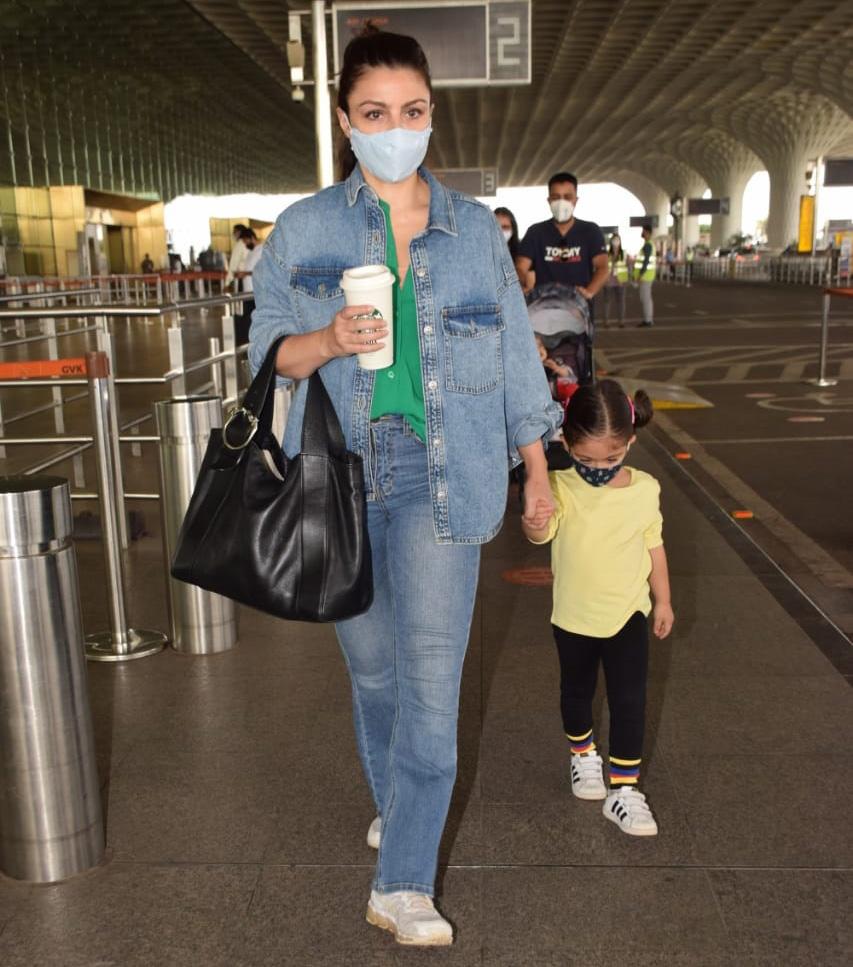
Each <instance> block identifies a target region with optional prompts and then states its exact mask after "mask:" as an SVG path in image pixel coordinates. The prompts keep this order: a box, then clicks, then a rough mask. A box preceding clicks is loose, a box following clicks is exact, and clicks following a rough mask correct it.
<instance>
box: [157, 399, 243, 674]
mask: <svg viewBox="0 0 853 967" xmlns="http://www.w3.org/2000/svg"><path fill="white" fill-rule="evenodd" d="M154 416H155V419H156V420H157V433H158V434H159V436H160V515H161V521H162V526H163V549H164V552H165V555H166V582H167V586H168V600H169V621H170V623H171V632H172V647H173V648H174V649H175V651H180V652H184V653H186V654H191V655H211V654H215V653H216V652H220V651H227V650H228V649H230V648H233V647H234V645H235V644H236V643H237V633H238V631H237V605H236V604H235V603H234V602H233V601H232V600H231V599H230V598H225V597H223V596H222V595H220V594H214V593H213V592H211V591H205V590H203V589H202V588H196V587H193V585H191V584H186V583H185V582H183V581H176V580H175V579H174V578H172V577H170V576H169V568H170V566H171V562H172V557H173V556H174V553H175V547H176V544H177V538H178V532H179V531H180V529H181V524H182V522H183V519H184V515H185V514H186V510H187V507H188V506H189V502H190V497H191V496H192V492H193V488H194V487H195V482H196V478H197V477H198V472H199V469H200V468H201V462H202V460H203V459H204V453H205V450H206V448H207V440H208V437H209V436H210V431H211V430H212V429H214V428H216V427H221V426H222V400H221V399H220V397H218V396H188V397H184V398H173V399H170V400H163V401H161V402H159V403H155V404H154Z"/></svg>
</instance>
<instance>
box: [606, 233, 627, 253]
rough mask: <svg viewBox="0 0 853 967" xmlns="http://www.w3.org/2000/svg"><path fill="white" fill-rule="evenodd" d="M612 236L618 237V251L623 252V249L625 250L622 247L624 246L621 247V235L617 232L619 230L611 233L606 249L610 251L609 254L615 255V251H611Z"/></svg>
mask: <svg viewBox="0 0 853 967" xmlns="http://www.w3.org/2000/svg"><path fill="white" fill-rule="evenodd" d="M614 238H618V239H619V251H620V252H624V251H625V249H624V248H622V236H621V235H620V234H619V232H614V233H613V234H612V235H611V236H610V247H609V249H608V251H609V252H610V254H611V255H615V254H616V253H615V252H614V251H613V239H614Z"/></svg>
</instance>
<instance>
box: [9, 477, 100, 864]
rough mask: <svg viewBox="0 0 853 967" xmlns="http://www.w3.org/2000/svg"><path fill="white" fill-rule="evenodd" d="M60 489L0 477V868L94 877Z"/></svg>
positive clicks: (87, 758) (95, 856) (68, 521)
mask: <svg viewBox="0 0 853 967" xmlns="http://www.w3.org/2000/svg"><path fill="white" fill-rule="evenodd" d="M72 528H73V518H72V513H71V494H70V490H69V487H68V481H67V480H64V479H63V478H61V477H47V476H19V477H0V775H2V777H3V780H2V782H0V869H2V870H3V872H4V873H6V874H7V875H8V876H11V877H14V878H15V879H19V880H33V881H36V882H39V883H49V882H53V881H54V880H64V879H66V878H67V877H69V876H73V875H74V874H75V873H81V872H82V871H83V870H87V869H89V868H90V867H93V866H96V865H97V864H98V863H99V862H100V860H101V857H102V856H103V852H104V828H103V820H102V817H101V799H100V794H99V788H98V773H97V769H96V766H95V743H94V739H93V736H92V722H91V717H90V712H89V698H88V684H87V677H86V674H87V673H86V658H85V655H84V652H83V623H82V618H81V613H80V597H79V591H78V587H77V562H76V558H75V556H74V548H73V545H72V543H71V532H72Z"/></svg>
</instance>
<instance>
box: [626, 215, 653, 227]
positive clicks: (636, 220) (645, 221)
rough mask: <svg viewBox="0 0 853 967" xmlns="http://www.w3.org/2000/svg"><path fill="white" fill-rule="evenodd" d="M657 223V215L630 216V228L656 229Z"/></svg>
mask: <svg viewBox="0 0 853 967" xmlns="http://www.w3.org/2000/svg"><path fill="white" fill-rule="evenodd" d="M658 221H659V218H658V216H657V215H632V216H631V221H630V226H631V228H642V227H643V226H644V225H648V226H649V228H657V227H658Z"/></svg>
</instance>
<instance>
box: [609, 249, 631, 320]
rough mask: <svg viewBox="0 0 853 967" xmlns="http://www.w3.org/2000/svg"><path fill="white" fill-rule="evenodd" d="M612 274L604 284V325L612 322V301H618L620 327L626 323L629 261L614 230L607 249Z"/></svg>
mask: <svg viewBox="0 0 853 967" xmlns="http://www.w3.org/2000/svg"><path fill="white" fill-rule="evenodd" d="M607 265H608V268H609V271H610V274H609V275H608V276H607V282H606V283H605V285H604V325H605V326H607V325H609V324H610V307H611V303H613V302H615V303H616V309H617V312H618V319H619V326H620V328H621V327H622V326H623V325H624V323H625V291H626V290H627V288H628V261H627V256H626V255H625V250H624V249H623V248H622V239H621V238H620V237H619V235H618V234H617V233H616V232H614V233H613V234H612V235H611V236H610V247H609V248H608V250H607Z"/></svg>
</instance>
